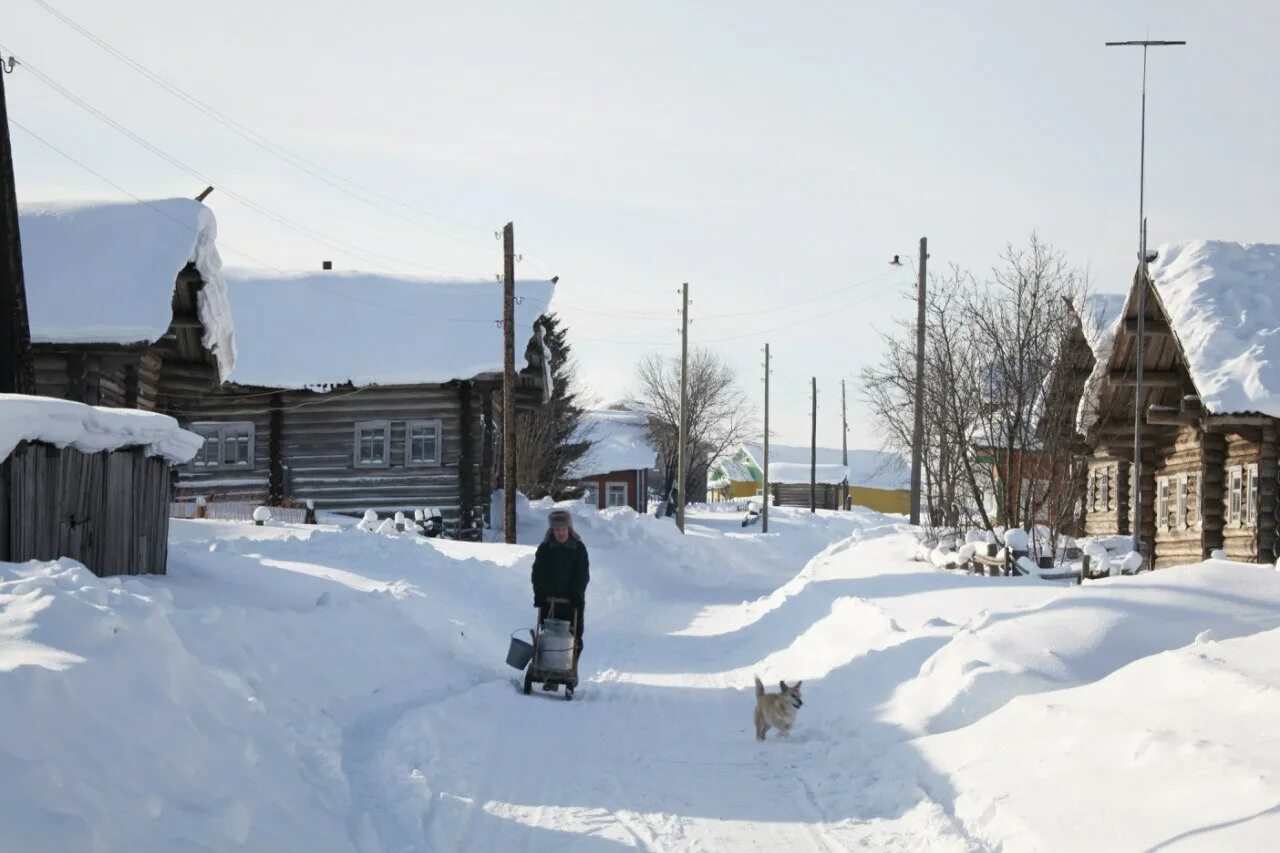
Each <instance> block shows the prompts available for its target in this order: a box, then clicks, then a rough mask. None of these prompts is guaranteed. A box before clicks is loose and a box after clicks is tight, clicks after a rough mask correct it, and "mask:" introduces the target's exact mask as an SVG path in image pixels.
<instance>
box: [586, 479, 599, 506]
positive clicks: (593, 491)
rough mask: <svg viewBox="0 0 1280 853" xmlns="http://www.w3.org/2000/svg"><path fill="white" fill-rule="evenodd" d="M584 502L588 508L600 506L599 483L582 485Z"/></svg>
mask: <svg viewBox="0 0 1280 853" xmlns="http://www.w3.org/2000/svg"><path fill="white" fill-rule="evenodd" d="M582 502H583V503H585V504H587V505H588V506H593V507H597V508H598V507H599V506H600V484H599V483H594V482H592V483H583V484H582Z"/></svg>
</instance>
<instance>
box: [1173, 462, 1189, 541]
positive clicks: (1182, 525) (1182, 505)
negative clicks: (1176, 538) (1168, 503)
mask: <svg viewBox="0 0 1280 853" xmlns="http://www.w3.org/2000/svg"><path fill="white" fill-rule="evenodd" d="M1175 498H1176V501H1177V503H1176V504H1175V507H1176V509H1175V515H1174V526H1175V527H1177V529H1179V530H1186V529H1187V475H1186V473H1185V472H1184V473H1182V474H1179V475H1178V493H1177V495H1175Z"/></svg>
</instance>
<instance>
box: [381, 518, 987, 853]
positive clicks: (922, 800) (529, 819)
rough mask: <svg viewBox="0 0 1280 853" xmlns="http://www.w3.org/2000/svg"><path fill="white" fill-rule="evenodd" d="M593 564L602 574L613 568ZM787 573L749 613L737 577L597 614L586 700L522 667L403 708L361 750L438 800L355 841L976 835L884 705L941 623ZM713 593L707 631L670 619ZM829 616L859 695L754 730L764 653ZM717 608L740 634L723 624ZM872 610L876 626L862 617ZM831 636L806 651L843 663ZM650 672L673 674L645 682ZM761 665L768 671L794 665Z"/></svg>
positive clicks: (464, 843)
mask: <svg viewBox="0 0 1280 853" xmlns="http://www.w3.org/2000/svg"><path fill="white" fill-rule="evenodd" d="M888 532H890V529H883V530H878V531H876V534H874V535H878V534H884V533H888ZM893 541H894V543H895V544H894V545H892V546H890V547H891V548H893V549H896V550H901V549H902V548H903V547H904V546H903V544H902V540H901V539H900V538H895V539H894V540H893ZM596 565H597V570H596V571H597V573H598V574H600V575H605V574H606V573H608V572H610V571H611V568H612V567H610V566H609V565H608V564H607V563H602V562H599V561H598V562H597V564H596ZM802 565H803V559H801V561H800V565H797V566H796V569H797V570H798V569H799V568H801V566H802ZM792 586H795V587H796V589H795V591H794V594H792V595H784V596H781V597H780V600H779V601H777V602H775V605H776V606H774V607H773V609H772V610H769V611H767V612H765V613H761V614H756V618H751V612H748V613H747V614H746V615H744V614H743V612H742V611H744V610H745V611H754V610H758V609H759V608H761V607H764V606H768V604H767V602H768V601H769V599H764V600H762V601H763V602H765V603H762V602H752V603H749V604H742V605H734V606H733V607H731V608H730V607H725V606H724V605H726V604H727V602H728V601H732V600H733V598H734V596H735V595H736V594H737V592H738V591H737V590H734V589H732V588H730V589H725V590H721V591H719V592H718V597H716V596H712V595H707V596H706V598H705V600H704V601H702V602H678V601H675V602H655V601H639V602H635V603H633V604H630V605H627V606H624V607H621V608H619V609H616V610H615V611H613V612H612V613H610V614H609V615H608V616H607V617H605V618H604V619H602V620H600V621H599V623H598V624H596V623H594V622H589V623H588V631H587V635H586V648H585V651H584V667H585V668H586V672H584V675H585V676H586V683H584V684H583V685H582V687H581V688H580V689H579V691H578V694H577V696H576V697H575V699H574V700H573V701H572V702H565V701H563V699H562V697H561V696H560V695H559V694H546V693H540V692H538V691H536V690H535V694H534V695H533V696H531V697H525V696H523V695H521V694H520V692H519V685H518V680H517V679H516V678H514V677H513V678H510V679H508V680H498V681H488V682H485V683H482V684H479V685H477V686H475V687H472V688H470V689H463V690H459V691H457V692H456V693H455V694H454V695H451V696H449V697H448V698H445V699H443V700H441V701H433V702H430V703H427V704H424V705H423V706H421V707H419V708H416V709H408V710H404V711H403V712H402V713H399V712H398V713H396V714H394V715H392V718H391V719H389V720H388V722H390V723H391V725H390V727H389V730H388V731H387V732H386V733H385V736H384V740H383V741H382V744H381V750H382V754H381V755H380V756H378V757H377V759H369V758H367V759H366V763H368V762H369V761H376V763H378V764H379V765H380V767H381V769H382V770H383V771H385V773H386V775H384V777H383V778H382V779H381V782H382V784H384V785H387V786H389V787H390V788H393V789H394V788H397V787H398V788H400V789H402V791H409V792H411V793H414V792H415V791H414V789H415V788H416V789H417V791H416V794H417V795H418V796H425V797H427V798H428V800H429V802H430V807H429V809H428V810H427V811H426V813H425V817H424V816H423V813H422V811H421V809H414V808H406V809H405V811H404V813H403V815H402V817H403V818H404V819H403V820H402V821H397V819H396V816H395V814H394V813H392V814H391V815H386V814H382V815H378V816H374V817H373V818H372V820H371V821H370V822H369V823H370V824H371V825H372V826H373V828H374V829H375V830H376V836H377V839H378V842H377V843H376V844H374V843H372V842H373V839H372V838H371V837H370V836H369V835H367V834H363V833H362V834H359V835H357V836H356V838H357V843H359V844H360V846H361V849H364V850H369V851H373V850H384V849H385V850H401V849H436V850H475V851H483V850H561V849H569V850H613V849H621V848H632V847H636V846H639V847H641V848H644V849H650V850H670V851H684V850H727V849H734V850H738V849H761V850H778V849H794V850H802V851H807V850H812V851H837V850H848V849H852V848H854V847H867V848H869V849H880V850H894V849H903V850H906V849H922V848H924V847H928V848H929V849H931V850H947V849H954V850H962V849H970V848H971V847H972V844H971V843H970V841H969V840H968V839H967V838H966V837H965V836H964V834H963V832H962V831H961V830H960V829H959V828H958V827H957V826H956V824H955V823H954V822H953V821H952V820H951V819H950V818H949V817H948V816H947V814H946V810H945V809H944V808H943V807H942V806H939V805H938V804H937V803H935V802H934V801H933V799H932V798H931V797H930V795H929V794H928V793H927V792H926V789H930V788H931V789H935V790H939V789H941V788H944V787H945V786H944V785H943V783H942V782H941V781H940V780H937V779H934V778H932V774H931V773H929V772H928V771H927V770H926V769H925V768H924V766H923V765H922V763H921V762H920V760H919V759H918V757H916V756H915V754H914V752H913V750H912V749H911V748H910V747H908V746H905V745H903V743H902V739H903V735H902V733H900V732H897V731H894V730H892V729H891V728H890V727H886V726H882V725H879V724H877V723H876V721H875V719H874V717H875V709H876V707H877V706H878V705H879V704H880V703H882V702H884V701H886V700H887V699H888V696H889V692H890V691H891V690H892V689H893V688H894V686H896V684H897V682H898V680H900V678H901V675H902V672H903V671H904V669H905V670H907V671H915V670H917V669H918V668H919V666H920V664H921V663H922V662H923V661H924V659H925V658H927V657H928V655H929V654H931V653H932V652H933V651H935V650H936V649H937V648H938V647H939V646H940V645H941V644H942V643H943V642H944V641H945V637H944V636H943V635H942V634H941V633H940V632H935V633H938V637H937V638H931V637H927V636H926V637H916V636H911V635H908V634H907V633H905V632H903V631H902V630H901V628H899V627H897V626H895V625H893V624H892V620H890V619H886V618H885V617H884V616H883V614H882V613H880V612H879V611H877V610H876V608H874V607H872V606H866V607H865V609H864V610H862V611H858V612H852V611H851V612H847V613H841V612H840V608H839V607H836V608H835V616H834V617H833V615H832V614H833V605H835V603H836V601H837V600H838V599H840V598H843V597H845V596H847V595H848V590H847V588H846V586H847V584H846V583H842V582H840V579H838V578H820V579H808V580H806V579H799V580H798V581H797V582H795V583H793V584H792ZM711 603H715V604H718V605H720V608H719V618H718V619H717V618H715V617H714V616H708V617H706V618H703V619H701V620H696V621H697V622H698V624H699V630H698V633H693V634H690V633H684V634H681V635H676V636H673V635H672V634H671V630H670V626H671V624H672V619H671V615H672V614H673V613H679V614H684V615H683V616H682V617H681V619H682V620H683V621H684V622H685V624H684V625H680V626H679V627H680V628H688V626H689V623H691V622H693V621H695V620H694V619H692V618H691V617H693V616H696V615H697V614H699V613H702V612H704V611H706V609H707V608H706V605H707V604H711ZM693 605H696V606H693ZM710 612H712V613H714V612H715V611H710ZM832 618H834V619H835V621H836V622H837V623H840V624H836V625H831V626H825V627H826V630H827V632H828V633H831V635H832V636H833V637H838V636H839V635H840V633H841V631H840V630H839V629H840V628H841V627H843V628H844V629H845V630H844V633H845V634H847V635H848V636H849V638H850V643H849V644H848V646H847V647H846V648H844V649H838V650H837V651H836V652H834V654H835V655H836V657H838V658H840V659H841V660H840V661H839V665H840V666H841V667H842V670H843V671H842V672H841V678H842V679H844V678H847V679H852V680H853V681H855V682H858V683H859V684H861V685H862V687H861V688H860V689H858V690H857V691H856V692H855V693H854V694H853V695H855V696H856V697H857V701H856V707H840V708H831V707H826V708H824V707H823V706H822V703H823V702H824V699H825V700H826V701H830V700H831V698H832V695H831V694H830V693H829V692H826V691H824V690H823V687H822V684H821V682H815V683H811V684H810V685H809V686H808V688H807V691H806V700H807V701H806V707H805V708H804V709H803V710H802V711H801V717H800V723H799V725H798V726H797V728H796V730H795V731H794V733H793V735H792V737H791V738H790V739H789V740H787V741H779V740H775V735H772V734H771V736H770V739H769V741H768V742H766V743H764V744H760V743H757V742H756V741H755V739H754V733H753V729H752V725H751V715H752V708H753V705H754V695H753V692H752V690H751V688H750V683H751V675H750V671H751V669H752V667H751V664H752V663H753V662H759V661H761V660H763V659H765V658H769V657H770V655H773V656H774V657H777V656H779V655H781V656H782V658H780V659H779V664H780V665H783V664H785V663H786V661H785V657H786V652H787V646H788V645H789V644H791V643H792V641H793V640H794V639H795V638H796V637H797V636H799V635H801V634H804V633H805V632H807V631H810V630H811V629H814V626H815V625H818V623H821V622H823V620H824V619H828V620H829V619H832ZM709 621H710V622H711V623H715V622H719V623H721V624H722V625H729V626H730V627H731V630H728V631H726V632H721V633H713V631H715V630H716V626H715V625H714V624H708V623H709ZM866 621H871V622H873V623H874V625H875V628H876V630H871V631H857V630H853V629H855V628H857V627H858V626H859V623H860V622H866ZM881 627H884V630H885V631H887V632H888V633H889V634H890V635H891V636H890V639H888V640H885V638H884V637H883V636H882V634H883V632H882V631H880V630H879V628H881ZM818 630H823V626H819V628H818ZM859 644H861V645H859ZM878 645H881V646H886V647H885V648H879V649H877V648H875V647H876V646H878ZM824 646H826V647H824V649H823V650H822V651H821V652H818V654H820V655H821V658H822V659H821V660H820V661H811V662H810V663H809V664H808V668H809V669H810V670H813V669H814V667H815V666H816V667H817V670H818V672H817V673H816V674H825V671H828V670H830V669H831V668H832V663H833V661H832V660H831V657H832V654H833V652H832V651H831V650H830V649H829V648H827V647H829V646H830V644H829V643H828V644H824ZM864 652H865V653H864ZM655 670H659V671H661V672H664V673H666V678H665V679H659V680H664V681H665V682H666V683H644V682H645V681H646V680H648V681H654V680H655V679H654V678H653V677H652V675H651V673H653V672H654V671H655ZM760 672H761V675H762V676H764V677H766V678H769V679H770V681H771V682H772V683H773V684H776V681H777V678H778V677H779V676H781V677H788V678H794V676H788V675H787V673H786V672H785V671H783V670H779V671H776V672H770V671H769V667H763V668H760ZM800 675H804V673H800ZM846 701H847V700H841V703H842V704H843V703H844V702H846ZM406 780H413V781H410V782H406ZM419 780H420V783H419ZM370 781H372V780H370ZM363 799H364V800H365V801H367V802H383V803H385V802H392V803H395V802H397V801H400V800H402V797H401V796H399V795H397V794H395V793H394V791H383V792H380V793H377V794H371V795H368V796H366V797H365V798H363Z"/></svg>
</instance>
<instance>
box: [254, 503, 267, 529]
mask: <svg viewBox="0 0 1280 853" xmlns="http://www.w3.org/2000/svg"><path fill="white" fill-rule="evenodd" d="M270 520H271V510H270V509H268V508H267V507H265V506H260V507H258V508H257V509H255V510H254V511H253V523H254V526H256V527H262V526H264V525H265V524H266V523H267V522H268V521H270Z"/></svg>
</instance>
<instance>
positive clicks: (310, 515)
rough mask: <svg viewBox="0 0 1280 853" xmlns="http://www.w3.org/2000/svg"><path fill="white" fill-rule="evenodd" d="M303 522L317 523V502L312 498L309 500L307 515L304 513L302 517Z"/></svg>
mask: <svg viewBox="0 0 1280 853" xmlns="http://www.w3.org/2000/svg"><path fill="white" fill-rule="evenodd" d="M302 523H303V524H315V523H316V502H315V501H313V500H310V499H308V500H307V512H306V515H304V516H303V518H302Z"/></svg>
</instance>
